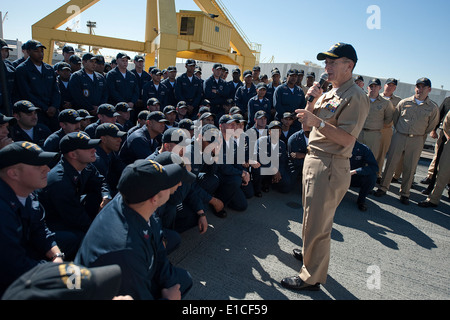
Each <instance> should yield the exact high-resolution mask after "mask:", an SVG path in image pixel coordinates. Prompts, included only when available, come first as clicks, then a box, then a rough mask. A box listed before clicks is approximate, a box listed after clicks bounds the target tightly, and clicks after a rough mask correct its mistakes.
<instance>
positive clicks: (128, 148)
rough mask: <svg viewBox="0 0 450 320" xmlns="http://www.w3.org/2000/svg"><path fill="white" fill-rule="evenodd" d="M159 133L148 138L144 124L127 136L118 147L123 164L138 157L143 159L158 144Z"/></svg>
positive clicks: (153, 150) (129, 162) (148, 134)
mask: <svg viewBox="0 0 450 320" xmlns="http://www.w3.org/2000/svg"><path fill="white" fill-rule="evenodd" d="M160 141H161V135H160V136H158V137H156V138H155V139H153V141H152V140H151V138H150V133H149V132H148V128H147V126H146V125H144V126H143V127H142V128H140V129H138V130H136V131H135V132H133V133H132V134H131V135H129V136H128V137H127V140H126V141H125V142H124V144H123V145H122V148H121V149H120V153H119V156H120V158H121V159H122V161H123V162H125V164H127V165H129V164H131V163H134V162H135V161H136V160H138V159H145V158H147V157H148V156H149V155H151V154H152V153H153V152H155V150H156V148H158V147H159V146H160V144H161V143H160Z"/></svg>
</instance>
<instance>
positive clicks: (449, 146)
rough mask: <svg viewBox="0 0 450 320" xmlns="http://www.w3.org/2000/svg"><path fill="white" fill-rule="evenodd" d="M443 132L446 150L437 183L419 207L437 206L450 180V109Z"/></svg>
mask: <svg viewBox="0 0 450 320" xmlns="http://www.w3.org/2000/svg"><path fill="white" fill-rule="evenodd" d="M442 132H443V134H444V138H443V141H444V150H443V151H442V154H441V158H440V159H439V164H438V172H437V177H436V185H435V186H434V189H433V191H431V194H430V195H429V196H428V198H427V200H425V201H422V202H419V203H418V205H419V207H424V208H428V207H437V206H438V204H439V201H440V200H441V196H442V192H444V189H445V186H446V185H447V184H448V183H449V181H450V111H448V112H447V115H446V116H445V118H444V126H443V128H442Z"/></svg>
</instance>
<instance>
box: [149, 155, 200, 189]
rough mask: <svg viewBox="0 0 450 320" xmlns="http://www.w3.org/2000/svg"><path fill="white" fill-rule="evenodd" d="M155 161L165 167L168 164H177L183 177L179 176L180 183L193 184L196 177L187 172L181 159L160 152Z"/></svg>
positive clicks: (177, 156)
mask: <svg viewBox="0 0 450 320" xmlns="http://www.w3.org/2000/svg"><path fill="white" fill-rule="evenodd" d="M155 161H156V162H158V163H159V164H160V165H163V166H167V165H170V164H177V165H179V166H180V167H181V168H182V171H183V175H182V176H181V182H182V183H193V182H194V181H195V179H196V178H197V176H196V175H195V174H193V173H192V172H190V171H188V170H187V169H186V165H185V163H184V161H183V159H181V157H180V156H179V155H177V154H175V153H173V152H168V151H165V152H162V153H160V154H159V155H157V156H156V158H155Z"/></svg>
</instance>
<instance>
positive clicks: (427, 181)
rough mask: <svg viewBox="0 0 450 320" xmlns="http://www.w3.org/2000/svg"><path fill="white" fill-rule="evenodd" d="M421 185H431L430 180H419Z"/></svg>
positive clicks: (426, 178)
mask: <svg viewBox="0 0 450 320" xmlns="http://www.w3.org/2000/svg"><path fill="white" fill-rule="evenodd" d="M420 183H421V184H430V183H431V179H430V178H428V177H425V178H423V179H422V180H420Z"/></svg>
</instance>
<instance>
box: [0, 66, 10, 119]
mask: <svg viewBox="0 0 450 320" xmlns="http://www.w3.org/2000/svg"><path fill="white" fill-rule="evenodd" d="M0 82H1V86H2V102H3V109H4V110H5V115H6V116H8V117H9V116H11V115H12V112H11V103H10V101H9V92H8V83H7V82H6V66H5V62H4V61H3V59H1V58H0Z"/></svg>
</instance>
